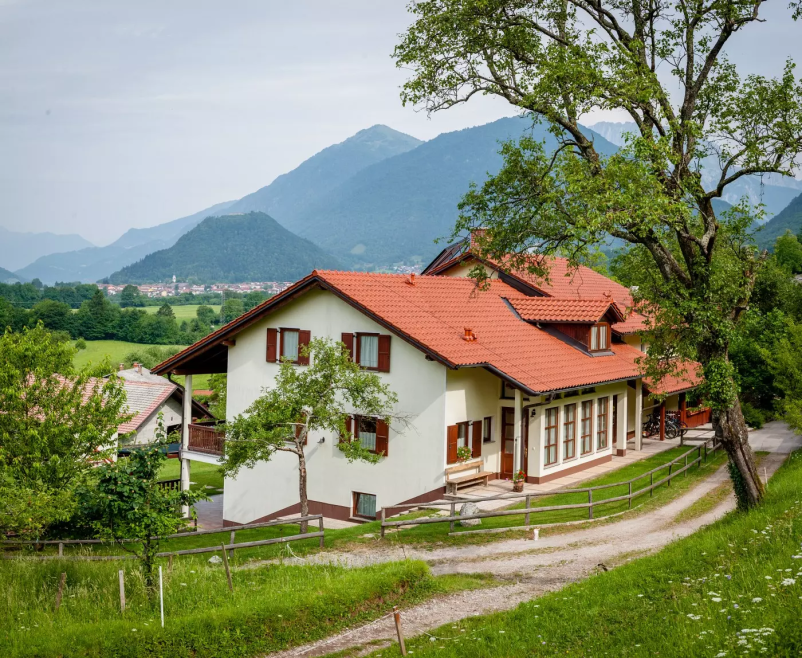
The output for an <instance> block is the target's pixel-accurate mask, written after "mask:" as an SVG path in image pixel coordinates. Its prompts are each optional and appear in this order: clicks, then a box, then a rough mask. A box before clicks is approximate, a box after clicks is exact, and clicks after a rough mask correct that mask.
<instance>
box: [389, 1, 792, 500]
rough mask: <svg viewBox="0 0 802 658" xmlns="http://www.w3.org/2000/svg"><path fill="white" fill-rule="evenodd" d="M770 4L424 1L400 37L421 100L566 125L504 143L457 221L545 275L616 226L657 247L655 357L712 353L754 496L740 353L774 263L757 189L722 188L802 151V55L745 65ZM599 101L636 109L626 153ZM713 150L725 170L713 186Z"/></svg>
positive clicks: (721, 408)
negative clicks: (733, 351)
mask: <svg viewBox="0 0 802 658" xmlns="http://www.w3.org/2000/svg"><path fill="white" fill-rule="evenodd" d="M762 4H763V2H762V0H718V1H715V2H701V1H695V2H687V0H666V1H660V0H622V1H620V2H613V3H602V2H600V1H598V0H542V1H538V2H534V1H532V0H423V1H420V2H414V3H411V4H410V5H409V9H410V11H411V12H412V14H413V15H414V23H413V24H412V25H411V27H410V28H409V29H408V30H407V31H406V33H405V34H403V35H402V37H401V41H400V43H399V45H398V46H397V47H396V51H395V56H396V58H397V63H398V66H399V67H402V68H404V69H407V70H409V71H410V72H411V73H410V78H409V80H408V81H407V82H406V84H405V85H404V88H403V91H402V98H403V100H404V102H405V103H413V104H416V105H419V106H422V107H423V108H425V109H426V110H427V111H429V112H436V111H440V110H445V109H448V108H451V107H454V106H456V105H459V104H461V103H465V102H467V101H469V100H470V99H471V98H473V97H474V96H477V95H490V96H496V97H499V98H502V99H504V100H506V101H507V102H508V103H509V104H511V105H512V106H513V107H515V108H516V109H517V110H519V111H520V112H522V113H523V114H525V115H528V116H530V117H531V118H532V119H533V120H535V121H546V122H548V123H549V125H550V127H551V130H552V132H553V134H554V135H555V137H556V138H557V139H558V142H559V146H558V148H557V150H556V152H554V153H546V152H545V150H544V148H543V145H542V144H540V143H539V142H537V141H535V140H533V139H531V138H528V137H524V138H523V139H521V140H520V141H519V142H517V143H512V142H511V143H507V144H505V145H504V146H503V148H502V154H503V156H504V161H505V164H504V166H503V168H502V170H501V171H500V172H499V174H498V175H496V176H494V177H492V178H491V179H490V180H488V181H487V182H486V184H484V185H483V186H482V187H481V188H478V189H474V190H473V191H472V192H471V193H470V194H469V195H468V196H467V197H466V198H465V200H464V202H463V204H462V207H461V209H462V214H461V219H460V221H459V222H458V224H457V227H456V228H457V231H462V230H465V229H469V228H471V227H478V226H483V227H486V228H487V229H488V231H487V233H486V238H485V239H484V240H482V241H481V243H480V245H479V246H480V248H481V249H484V250H486V252H487V254H488V255H489V256H490V257H495V258H496V259H503V258H505V257H506V255H507V254H512V257H511V259H510V260H509V261H506V262H507V263H508V265H509V266H510V267H522V268H527V269H529V270H530V271H531V272H532V273H534V274H537V275H540V276H543V277H546V276H547V275H548V256H549V255H552V254H560V255H564V256H567V257H568V258H569V260H570V261H571V262H572V263H577V262H579V261H580V260H581V259H582V258H583V257H586V256H587V255H588V253H589V252H591V251H592V250H593V249H594V248H595V246H596V245H598V244H599V243H600V242H602V241H605V240H607V239H609V236H613V237H615V238H617V239H619V240H622V241H624V242H625V243H627V244H628V245H630V246H631V248H632V249H634V250H636V251H638V252H642V253H643V254H644V255H645V256H646V257H648V258H649V259H650V263H651V269H652V270H653V272H654V276H653V278H652V281H653V285H651V286H650V287H647V288H646V289H641V291H640V293H641V295H642V297H643V298H644V299H643V302H642V303H643V305H642V307H641V310H642V311H643V312H645V313H647V314H648V315H649V316H650V318H651V320H652V322H653V324H654V331H652V332H651V335H650V336H649V337H648V338H647V342H648V343H649V344H650V355H649V359H648V363H647V364H646V365H647V366H648V367H647V368H646V370H647V372H648V373H650V374H653V375H655V376H660V375H661V374H664V373H665V372H667V371H670V370H672V368H676V367H677V366H678V364H679V363H681V359H696V360H698V361H699V362H700V363H701V364H702V368H703V372H704V376H705V380H706V395H707V398H708V399H709V400H710V402H711V403H712V405H713V406H714V412H715V420H716V433H717V435H718V437H719V438H720V439H721V441H722V443H723V445H724V447H725V448H726V450H727V453H728V455H729V458H730V460H731V461H732V463H733V464H734V465H735V467H736V468H737V471H738V472H739V473H740V474H741V476H742V481H743V485H744V486H743V487H741V488H740V490H739V491H741V492H742V494H743V496H744V500H743V501H742V506H743V507H748V506H750V505H753V504H755V503H757V502H758V501H759V500H760V499H761V497H762V494H763V486H762V484H761V482H760V479H759V477H758V474H757V469H756V468H755V462H754V458H753V455H752V452H751V450H750V448H749V444H748V440H747V428H746V425H745V423H744V420H743V416H742V413H741V409H740V405H739V402H738V392H737V386H736V383H735V379H734V372H733V366H732V364H731V363H730V360H729V356H728V351H729V343H730V338H731V335H732V332H733V328H734V325H735V324H736V323H737V321H738V318H739V316H740V315H741V313H743V311H744V310H745V309H746V308H747V307H748V305H749V299H750V295H751V291H752V287H753V283H754V279H755V274H756V272H757V270H758V268H759V266H760V257H759V256H758V255H757V254H756V251H755V250H754V249H753V248H751V246H750V244H749V237H748V235H747V229H748V227H749V226H750V225H751V223H752V220H753V218H754V217H755V216H756V215H759V210H756V209H754V208H752V207H749V206H748V204H747V203H745V202H744V203H742V204H740V205H739V206H738V207H736V208H735V209H733V210H732V211H730V212H725V213H719V214H717V213H716V210H715V207H714V200H716V199H719V198H721V196H722V194H723V193H724V191H725V190H726V189H727V188H728V186H730V185H731V184H732V183H734V182H735V181H737V180H739V179H740V178H742V177H743V176H748V175H751V174H761V173H772V174H778V175H792V174H793V172H794V171H795V168H796V166H797V164H798V162H799V153H800V151H801V150H802V85H800V83H799V81H798V80H797V78H796V76H795V74H794V65H793V63H792V62H790V61H788V62H787V63H786V65H785V66H784V68H783V70H782V71H780V72H779V75H778V76H777V77H770V76H766V75H760V74H751V75H748V76H745V77H744V76H741V75H740V74H739V72H738V70H737V68H736V67H735V65H734V64H732V63H731V62H730V61H729V60H728V58H727V56H726V54H725V51H726V48H728V47H729V48H731V47H737V46H738V45H740V46H745V45H747V44H748V43H749V42H748V41H747V39H748V38H749V34H750V33H751V32H752V27H753V26H754V25H756V24H757V22H758V21H759V20H762V19H761V16H760V10H761V6H762ZM592 110H618V111H620V112H622V113H624V114H625V115H626V116H627V117H629V118H630V119H631V120H632V121H633V122H634V123H635V125H636V127H637V128H636V130H635V131H634V133H633V134H631V135H629V136H628V139H627V142H626V145H625V146H624V147H623V148H621V149H620V150H619V151H618V152H617V153H615V154H612V155H607V156H605V155H603V154H602V153H600V152H599V150H598V149H597V148H596V146H595V145H594V142H593V140H592V139H591V138H590V137H589V136H588V135H587V134H586V131H583V129H582V126H581V125H580V123H579V122H580V118H581V117H582V116H583V115H585V114H586V113H588V112H590V111H592ZM710 156H712V157H714V158H717V160H718V163H719V171H718V172H713V173H715V174H716V180H715V182H714V183H713V184H712V186H710V187H705V186H704V185H703V182H702V175H701V173H702V172H701V170H700V168H701V162H702V161H703V160H704V159H705V158H708V157H710ZM477 274H478V272H477ZM658 301H659V305H658V304H656V303H655V302H658Z"/></svg>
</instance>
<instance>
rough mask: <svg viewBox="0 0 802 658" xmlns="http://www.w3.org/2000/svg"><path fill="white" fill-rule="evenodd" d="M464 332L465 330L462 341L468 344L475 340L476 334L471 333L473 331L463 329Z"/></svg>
mask: <svg viewBox="0 0 802 658" xmlns="http://www.w3.org/2000/svg"><path fill="white" fill-rule="evenodd" d="M464 330H465V335H464V336H463V337H462V338H463V340H467V341H468V342H469V343H470V342H473V341H475V340H476V334H475V333H473V329H470V328H469V327H465V328H464Z"/></svg>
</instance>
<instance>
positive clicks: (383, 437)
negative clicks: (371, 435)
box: [376, 418, 390, 457]
mask: <svg viewBox="0 0 802 658" xmlns="http://www.w3.org/2000/svg"><path fill="white" fill-rule="evenodd" d="M389 443H390V426H389V425H388V424H387V423H385V422H384V421H383V420H381V419H378V418H377V419H376V452H377V453H378V454H380V455H381V454H383V455H384V456H385V457H386V456H387V455H388V448H389Z"/></svg>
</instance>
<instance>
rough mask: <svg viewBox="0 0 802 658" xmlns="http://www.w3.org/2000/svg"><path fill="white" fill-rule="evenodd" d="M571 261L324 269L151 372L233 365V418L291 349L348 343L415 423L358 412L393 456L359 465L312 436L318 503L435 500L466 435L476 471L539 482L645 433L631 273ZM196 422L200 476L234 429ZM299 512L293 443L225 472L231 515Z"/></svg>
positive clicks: (682, 381) (680, 384)
mask: <svg viewBox="0 0 802 658" xmlns="http://www.w3.org/2000/svg"><path fill="white" fill-rule="evenodd" d="M476 262H481V263H483V264H484V266H485V267H486V268H487V269H488V272H489V273H490V275H491V276H490V281H489V284H488V286H487V288H486V289H483V288H478V287H477V286H476V284H475V281H474V280H473V279H470V278H468V277H467V271H468V270H469V269H470V268H471V267H473V266H474V265H475V264H476ZM567 273H568V272H567V268H566V263H565V262H564V261H561V260H559V259H555V260H554V261H553V263H552V274H551V277H550V282H549V283H548V284H546V283H543V282H541V283H538V282H536V281H534V280H533V279H532V277H531V276H530V275H528V274H527V273H504V272H502V270H501V268H500V267H498V266H497V265H496V264H494V263H492V262H490V261H486V260H483V259H481V258H480V257H478V256H476V254H475V253H474V252H473V251H472V248H471V244H470V242H469V241H464V242H462V243H459V244H458V245H452V246H451V247H449V248H448V249H446V250H444V252H443V253H442V254H441V255H440V256H439V257H438V258H437V259H436V260H435V261H434V262H433V263H432V264H431V265H430V266H429V267H428V268H427V269H426V270H425V271H424V274H423V275H420V276H415V275H412V274H410V275H400V274H399V275H393V274H377V273H363V272H333V271H315V272H312V273H311V274H310V275H309V276H307V277H305V278H304V279H302V280H301V281H298V282H297V283H295V284H294V285H292V286H291V287H290V288H288V289H286V290H285V291H283V292H282V293H281V294H279V295H276V296H275V297H272V298H271V299H269V300H267V301H266V302H264V303H263V304H261V305H260V306H257V307H256V308H254V309H252V310H251V311H249V312H248V313H246V314H244V315H242V316H241V317H239V318H237V319H236V320H234V321H233V322H231V323H229V324H228V325H226V326H225V327H223V328H221V329H220V330H218V331H216V332H214V333H213V334H210V335H209V336H207V337H206V338H204V339H202V340H200V341H198V342H197V343H195V344H194V345H192V346H190V347H189V348H187V349H185V350H184V351H182V352H180V353H179V354H177V355H176V356H174V357H172V358H171V359H169V360H167V361H165V362H164V363H162V364H160V365H159V366H157V367H156V368H155V369H154V373H158V374H163V373H168V372H172V373H175V374H183V375H186V376H187V387H188V388H190V389H191V377H192V375H193V374H200V373H217V372H225V373H227V374H228V391H227V395H228V397H227V410H226V413H227V415H228V416H229V417H234V416H236V415H237V414H240V413H242V412H244V411H245V410H246V409H247V407H248V406H249V405H250V404H251V403H252V402H253V401H254V400H255V399H256V398H257V397H258V396H259V395H260V394H261V391H262V390H263V389H264V388H269V387H270V386H271V385H272V382H273V381H274V378H275V375H276V373H277V372H278V368H279V361H280V359H281V358H289V359H292V360H293V361H295V362H296V363H297V367H299V368H303V367H304V364H303V363H302V362H301V360H300V359H299V356H298V354H299V352H298V349H299V346H300V345H302V344H304V343H305V342H307V341H309V340H310V339H311V338H312V337H328V338H331V339H334V340H342V341H343V342H344V343H345V344H346V346H347V347H348V348H349V349H350V350H351V354H352V355H353V357H354V358H355V360H356V361H357V362H359V363H360V364H361V365H362V366H363V367H365V368H367V369H370V370H374V371H376V372H378V373H379V375H380V377H382V379H384V380H385V381H386V382H387V383H388V384H389V385H390V387H391V388H392V389H393V390H394V391H395V393H396V394H397V396H398V405H397V408H396V412H397V413H399V414H404V415H405V416H407V417H409V418H410V419H411V427H406V428H401V427H398V428H396V427H393V426H390V427H384V426H383V424H382V423H377V422H376V421H375V420H373V419H370V418H353V419H352V421H351V422H352V425H351V426H352V427H353V428H354V434H355V435H356V436H358V437H359V439H360V440H361V441H362V442H363V444H364V445H366V446H368V447H371V448H373V449H375V450H376V451H377V452H380V453H383V455H384V457H383V458H382V459H381V460H380V461H379V463H378V464H375V465H372V464H365V463H351V464H349V463H348V462H347V460H346V459H345V458H344V457H343V455H342V453H341V452H340V451H339V450H338V448H337V445H336V443H337V438H336V437H335V436H332V435H331V434H330V433H318V434H312V435H311V436H310V440H309V443H308V446H307V466H308V470H309V474H310V478H309V491H308V493H309V499H310V510H311V511H312V513H323V514H324V515H325V516H329V517H334V518H341V519H349V518H350V519H353V518H375V516H376V514H377V513H378V510H380V508H381V507H392V506H393V505H397V504H400V503H415V502H426V501H431V500H435V499H438V498H440V497H442V495H443V493H444V490H445V486H446V483H447V481H450V480H451V479H452V478H455V477H457V474H456V473H454V472H453V471H451V470H450V469H451V468H452V467H453V466H454V465H455V464H456V463H457V461H458V460H457V450H458V448H459V447H461V446H465V447H468V448H470V449H471V455H472V456H471V460H469V462H467V463H468V464H469V465H471V467H472V468H473V469H474V474H475V473H476V472H480V473H484V474H486V476H487V477H490V478H500V479H509V478H511V477H512V475H513V474H514V473H515V472H517V471H519V470H523V471H525V473H526V474H527V481H529V482H532V483H541V482H547V481H549V480H551V479H554V478H556V477H559V476H561V475H565V474H568V473H572V472H576V471H580V470H583V469H586V468H589V467H591V466H593V465H596V464H600V463H602V462H605V461H609V460H610V459H612V456H613V455H614V454H619V455H622V454H625V453H626V450H627V441H628V439H630V440H632V441H633V442H634V447H635V448H639V447H640V442H641V432H640V431H638V429H639V428H640V427H641V424H642V411H643V400H644V393H643V380H642V377H641V374H640V370H639V366H638V364H637V362H636V361H637V359H638V358H639V357H640V356H642V355H643V352H641V351H640V347H641V345H640V338H639V337H638V334H637V332H638V331H639V330H640V329H641V328H642V322H643V318H642V317H640V316H638V315H637V314H636V313H631V312H630V313H628V306H629V305H631V298H630V296H629V291H628V290H627V289H626V288H624V287H623V286H620V285H618V284H616V283H614V282H613V281H610V280H609V279H606V278H605V277H603V276H601V275H599V274H597V273H596V272H593V271H592V270H589V269H587V268H580V270H579V271H578V272H576V273H574V274H573V275H572V276H565V275H566V274H567ZM695 383H696V377H695V374H693V373H689V374H687V375H685V376H683V377H681V378H671V379H670V381H669V378H666V380H664V381H663V382H661V385H660V389H659V391H658V390H655V391H654V392H660V393H665V394H672V395H673V398H669V405H668V406H669V407H671V406H672V405H673V406H674V407H676V406H677V405H678V404H679V398H678V396H677V394H678V393H680V392H682V391H685V390H689V389H691V388H693V387H694V385H695ZM654 388H655V389H656V388H657V387H654ZM663 408H665V406H664V407H663ZM187 430H188V431H187V432H185V437H186V439H185V444H184V446H183V448H184V449H183V451H182V458H183V463H184V465H185V466H186V468H185V469H183V475H182V477H184V478H185V480H186V481H187V482H188V481H189V463H190V461H191V460H195V459H197V460H200V461H215V460H216V458H217V457H216V455H218V454H219V453H220V449H221V447H222V441H223V439H224V437H223V435H222V434H220V435H217V436H210V435H209V432H208V430H203V432H204V433H203V435H202V436H201V435H200V434H196V433H193V427H192V426H189V425H188V426H187ZM464 467H465V464H462V465H461V466H460V468H464ZM464 472H465V471H460V474H462V473H464ZM468 475H469V476H471V475H472V474H471V473H469V474H468ZM467 479H470V477H468V478H467ZM298 509H299V503H298V476H297V459H296V458H295V456H294V455H291V454H287V453H279V454H277V455H276V456H275V457H274V458H273V460H272V461H270V462H265V463H261V464H259V465H257V466H256V467H255V468H253V469H250V470H247V471H242V472H241V473H240V474H239V476H238V477H237V478H236V479H227V480H226V482H225V494H224V513H223V514H224V520H225V522H226V523H229V524H241V523H251V522H256V521H261V520H268V519H271V518H275V517H277V516H282V515H286V514H289V513H292V512H295V511H297V510H298Z"/></svg>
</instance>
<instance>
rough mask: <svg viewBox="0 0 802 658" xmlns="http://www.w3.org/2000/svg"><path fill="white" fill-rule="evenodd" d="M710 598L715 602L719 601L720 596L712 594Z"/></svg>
mask: <svg viewBox="0 0 802 658" xmlns="http://www.w3.org/2000/svg"><path fill="white" fill-rule="evenodd" d="M710 600H711V601H713V602H715V603H721V597H720V596H713V597H711V598H710Z"/></svg>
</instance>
